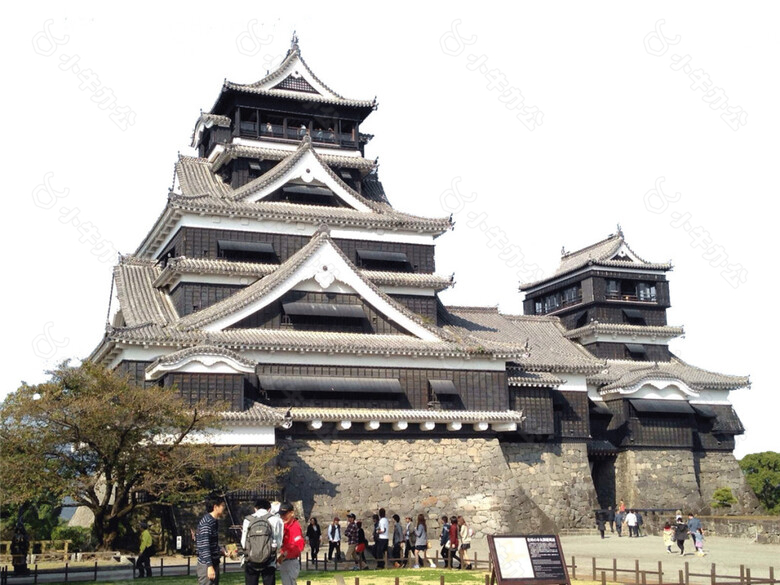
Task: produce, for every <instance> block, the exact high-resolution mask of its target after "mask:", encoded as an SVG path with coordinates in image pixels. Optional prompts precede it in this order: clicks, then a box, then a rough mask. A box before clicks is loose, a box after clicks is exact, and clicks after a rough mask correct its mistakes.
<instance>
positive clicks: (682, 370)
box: [588, 357, 750, 393]
mask: <svg viewBox="0 0 780 585" xmlns="http://www.w3.org/2000/svg"><path fill="white" fill-rule="evenodd" d="M658 378H660V379H666V380H680V381H681V382H683V383H685V384H686V385H687V386H689V387H690V388H692V389H694V390H697V391H701V390H706V389H718V390H736V389H737V388H744V387H745V386H748V385H750V378H749V377H748V376H730V375H727V374H719V373H716V372H710V371H708V370H703V369H701V368H697V367H696V366H692V365H689V364H687V363H685V362H684V361H682V360H681V359H679V358H677V357H673V358H672V360H671V361H669V362H635V361H629V360H607V367H606V369H604V370H603V371H601V372H599V373H598V374H594V375H592V376H588V382H589V383H591V384H594V385H596V386H598V387H599V391H600V392H605V393H606V392H612V391H616V390H618V389H621V388H630V387H632V386H636V385H637V384H640V383H641V382H642V380H650V379H658Z"/></svg>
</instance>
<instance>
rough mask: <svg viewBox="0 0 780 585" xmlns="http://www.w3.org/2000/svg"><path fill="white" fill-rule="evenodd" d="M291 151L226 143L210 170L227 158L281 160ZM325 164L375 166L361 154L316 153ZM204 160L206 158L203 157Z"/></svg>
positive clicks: (364, 168)
mask: <svg viewBox="0 0 780 585" xmlns="http://www.w3.org/2000/svg"><path fill="white" fill-rule="evenodd" d="M291 154H292V151H289V150H282V149H278V148H261V147H259V146H246V145H243V144H226V145H225V148H224V149H223V150H222V152H220V153H219V154H218V155H217V157H216V158H215V159H214V162H212V163H211V170H212V171H217V170H219V168H220V167H221V166H222V165H223V164H225V162H227V161H228V160H231V159H234V158H256V159H259V160H283V159H285V158H287V157H288V156H290V155H291ZM317 154H318V155H319V157H320V159H321V160H322V162H324V163H325V164H326V165H328V166H336V167H344V168H349V169H360V170H364V171H370V170H372V169H374V168H375V167H376V162H375V161H372V160H368V159H367V158H363V157H362V156H343V155H338V154H330V153H317ZM203 160H206V159H203Z"/></svg>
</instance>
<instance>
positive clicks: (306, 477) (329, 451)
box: [278, 438, 596, 536]
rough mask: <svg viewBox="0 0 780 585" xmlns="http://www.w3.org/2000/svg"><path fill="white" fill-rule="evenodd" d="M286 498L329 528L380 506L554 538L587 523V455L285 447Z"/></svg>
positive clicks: (495, 445)
mask: <svg viewBox="0 0 780 585" xmlns="http://www.w3.org/2000/svg"><path fill="white" fill-rule="evenodd" d="M279 446H280V449H281V453H280V455H279V458H278V461H279V464H280V465H282V466H284V467H287V468H289V472H288V474H287V475H286V477H285V479H284V483H285V490H286V497H287V498H288V499H290V500H300V501H301V502H302V503H303V508H304V513H305V515H306V516H307V517H309V516H316V517H318V518H319V519H320V523H321V524H327V523H328V521H329V520H330V519H332V517H333V516H334V515H339V516H340V517H341V518H342V519H344V517H345V515H346V512H347V511H352V512H354V513H355V514H356V515H357V516H358V518H359V519H361V518H362V519H364V520H368V519H369V518H370V516H371V514H372V513H373V512H375V511H376V510H377V509H378V508H379V507H384V508H385V509H386V510H387V513H388V516H390V515H392V514H394V513H397V514H399V515H400V516H401V517H402V518H403V517H404V516H416V515H417V514H418V513H423V514H425V515H426V517H427V518H429V524H428V526H429V533H430V534H431V535H432V536H433V535H435V536H438V529H439V521H438V517H439V516H441V515H442V514H447V515H452V514H463V515H464V516H465V517H466V520H467V522H469V524H470V525H471V526H472V527H473V528H474V529H475V532H476V533H477V534H478V535H482V534H485V533H496V532H508V531H513V532H529V531H542V532H548V531H555V530H556V529H557V528H563V527H571V526H579V525H586V524H584V522H587V525H589V524H590V521H589V520H588V519H587V517H588V515H589V513H590V510H592V509H593V508H594V507H595V501H596V496H595V491H594V489H593V486H592V482H591V479H590V473H589V468H588V460H587V454H586V452H585V447H584V446H581V445H574V446H563V447H561V446H551V445H542V444H538V445H537V444H506V443H503V444H500V443H499V442H498V440H496V439H471V438H470V439H466V438H464V439H453V438H440V439H420V440H398V439H385V440H382V439H376V440H367V439H363V440H321V439H318V440H300V439H299V440H290V441H284V442H283V443H281V444H280V445H279Z"/></svg>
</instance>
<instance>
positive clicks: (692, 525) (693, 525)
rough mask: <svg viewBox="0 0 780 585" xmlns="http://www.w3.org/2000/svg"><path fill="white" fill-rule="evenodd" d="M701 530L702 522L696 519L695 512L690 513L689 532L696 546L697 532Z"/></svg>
mask: <svg viewBox="0 0 780 585" xmlns="http://www.w3.org/2000/svg"><path fill="white" fill-rule="evenodd" d="M697 530H701V520H699V519H698V518H697V517H696V514H694V513H693V512H688V532H689V533H690V535H691V542H693V545H694V546H696V539H695V535H696V531H697Z"/></svg>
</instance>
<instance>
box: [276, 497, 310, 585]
mask: <svg viewBox="0 0 780 585" xmlns="http://www.w3.org/2000/svg"><path fill="white" fill-rule="evenodd" d="M279 516H280V517H281V519H282V522H284V536H283V537H282V546H281V548H280V550H279V556H278V557H277V558H276V563H277V566H278V567H279V574H280V575H281V577H282V585H296V583H297V579H298V573H299V572H300V570H301V562H300V556H301V553H302V552H303V549H304V547H305V546H306V541H305V540H304V539H303V531H302V530H301V525H300V523H299V522H298V520H297V519H296V518H295V510H294V508H293V506H292V504H291V503H290V502H284V503H283V504H282V505H281V506H280V507H279Z"/></svg>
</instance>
